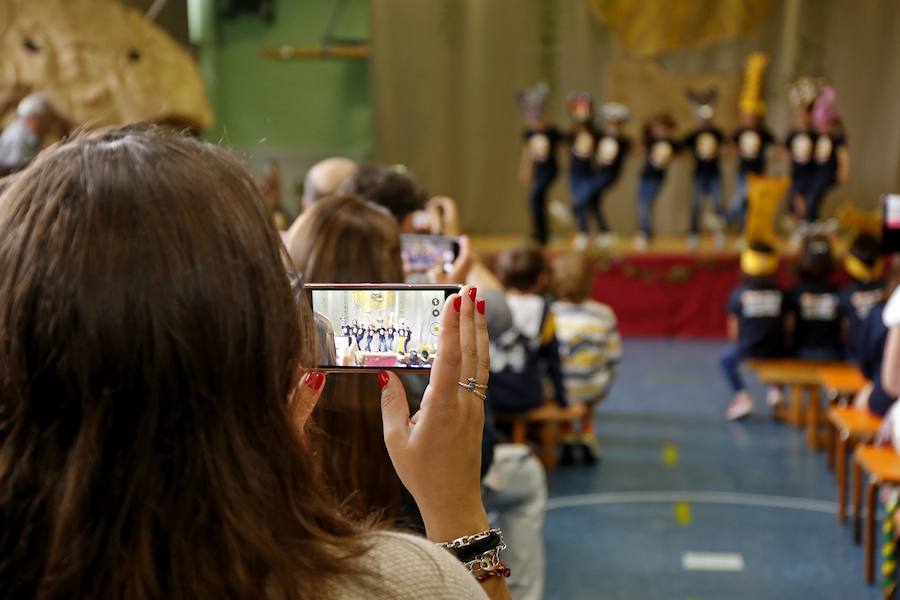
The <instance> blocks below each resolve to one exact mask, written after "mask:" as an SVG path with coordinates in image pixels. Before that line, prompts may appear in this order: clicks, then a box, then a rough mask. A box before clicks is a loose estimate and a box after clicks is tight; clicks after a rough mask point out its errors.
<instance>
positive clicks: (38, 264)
mask: <svg viewBox="0 0 900 600" xmlns="http://www.w3.org/2000/svg"><path fill="white" fill-rule="evenodd" d="M0 230H2V231H3V235H2V236H0V298H2V299H3V305H2V309H0V589H2V590H4V591H3V593H4V595H6V596H8V597H23V598H24V597H28V598H31V597H37V598H62V597H65V598H126V597H127V598H137V599H150V598H250V597H260V596H262V595H264V594H266V593H271V594H272V595H273V596H276V597H281V598H321V597H327V596H328V595H329V589H330V588H331V587H332V586H333V585H334V584H335V582H336V581H337V578H338V577H339V576H343V577H345V579H343V580H342V581H350V582H354V581H360V582H365V581H367V580H368V576H367V574H365V573H362V572H361V571H360V567H359V565H360V563H359V562H357V561H353V560H347V559H348V558H350V557H354V556H360V555H361V554H363V553H364V552H365V551H366V546H365V542H364V538H363V537H361V536H360V535H359V534H360V533H361V532H359V531H358V529H357V527H356V526H355V525H353V524H352V523H351V522H350V521H348V520H346V519H345V518H344V517H343V516H342V515H341V514H340V513H339V511H338V510H337V507H336V504H335V503H333V502H332V501H331V499H330V497H329V496H328V495H327V493H326V492H325V491H323V490H322V489H321V487H320V484H318V483H317V478H316V477H315V473H316V468H315V465H314V463H313V459H312V458H311V457H310V454H309V453H308V452H307V451H306V450H304V448H303V445H302V442H301V439H300V436H299V434H298V432H297V430H296V429H295V427H294V426H293V425H292V421H291V415H290V410H289V406H288V400H287V398H288V396H289V391H290V388H291V385H292V380H293V376H294V373H295V369H296V368H297V364H298V359H299V357H300V355H301V349H302V348H304V347H305V346H306V344H304V339H303V337H304V334H303V331H304V328H301V321H307V320H308V316H307V317H306V318H304V319H298V311H297V309H296V305H295V304H294V299H293V296H292V293H291V290H290V283H289V280H288V277H287V276H286V274H285V271H284V269H283V262H282V253H283V247H282V246H281V245H280V242H279V238H278V235H277V233H276V232H275V230H274V228H273V227H272V225H271V224H270V222H269V218H268V214H267V212H266V209H265V207H264V205H263V203H262V201H261V198H260V197H259V194H258V192H257V190H256V188H255V186H254V184H253V181H252V179H251V177H250V176H249V175H248V173H247V172H246V170H245V169H244V168H243V167H242V166H241V165H240V164H239V163H238V162H237V161H236V160H235V159H234V158H232V157H231V156H229V155H228V154H227V153H226V152H225V151H223V150H220V149H217V148H216V147H214V146H212V145H209V144H206V143H203V142H200V141H196V140H191V139H187V138H184V137H178V136H172V135H168V134H165V133H163V132H161V131H159V130H157V129H153V128H144V127H127V128H121V129H114V130H109V131H106V132H99V133H94V134H85V135H80V136H76V137H75V138H74V139H72V140H70V141H67V142H64V143H62V144H59V145H57V146H55V147H53V148H51V149H49V150H47V151H46V152H45V153H43V154H42V155H41V156H39V157H38V159H37V160H36V161H35V162H34V163H33V164H32V165H31V166H30V167H28V169H26V170H25V171H23V172H21V173H19V174H18V175H17V176H16V177H15V179H14V180H13V182H12V183H11V184H10V185H9V187H8V188H7V189H6V190H5V192H4V193H3V194H2V196H0Z"/></svg>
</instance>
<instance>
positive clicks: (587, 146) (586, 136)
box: [572, 131, 594, 158]
mask: <svg viewBox="0 0 900 600" xmlns="http://www.w3.org/2000/svg"><path fill="white" fill-rule="evenodd" d="M593 151H594V136H593V135H591V134H590V133H588V132H587V131H579V132H578V134H577V135H576V136H575V144H573V146H572V152H574V153H575V156H577V157H578V158H589V157H590V156H591V153H592V152H593Z"/></svg>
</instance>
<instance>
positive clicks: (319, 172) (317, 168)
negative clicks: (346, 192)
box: [300, 156, 356, 210]
mask: <svg viewBox="0 0 900 600" xmlns="http://www.w3.org/2000/svg"><path fill="white" fill-rule="evenodd" d="M354 172H356V162H355V161H353V160H351V159H349V158H344V157H343V156H332V157H331V158H325V159H323V160H320V161H319V162H317V163H316V164H314V165H313V166H311V167H310V168H309V171H307V172H306V177H305V178H304V179H303V197H302V198H301V199H300V202H301V208H302V209H303V210H309V209H310V208H311V207H312V205H313V204H314V203H315V202H316V201H317V200H321V199H322V198H327V197H328V196H334V195H335V194H336V193H337V191H338V188H340V187H341V185H342V184H343V183H344V181H346V180H347V179H348V178H349V177H350V176H351V175H353V173H354Z"/></svg>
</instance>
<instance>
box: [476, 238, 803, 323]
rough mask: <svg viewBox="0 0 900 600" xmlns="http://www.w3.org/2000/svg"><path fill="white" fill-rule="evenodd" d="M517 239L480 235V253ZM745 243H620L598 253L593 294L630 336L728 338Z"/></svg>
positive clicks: (560, 248)
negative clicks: (639, 246) (728, 308)
mask: <svg viewBox="0 0 900 600" xmlns="http://www.w3.org/2000/svg"><path fill="white" fill-rule="evenodd" d="M524 241H525V239H524V238H521V237H514V236H491V237H473V238H472V243H473V247H474V249H475V251H476V252H477V253H478V254H479V255H480V256H481V257H482V259H483V260H484V261H485V262H486V263H487V264H488V265H490V264H491V263H492V257H493V256H495V255H496V253H497V252H499V251H501V250H503V249H504V248H509V247H511V246H514V245H517V244H521V243H522V242H524ZM548 248H549V251H550V253H551V254H554V253H558V252H567V251H571V250H572V249H573V247H572V243H571V238H569V239H564V240H556V241H553V242H551V243H550V244H549V245H548ZM740 251H741V240H740V239H738V238H730V239H728V240H727V242H726V244H725V245H724V246H723V247H722V248H719V247H717V246H716V245H715V244H714V243H713V239H712V238H711V237H708V238H705V239H703V240H702V241H701V243H700V245H699V246H698V247H697V248H696V249H691V248H690V247H689V246H688V243H687V240H686V239H685V238H684V237H683V236H679V237H663V238H659V239H657V240H654V241H653V243H652V244H651V245H650V247H649V248H648V249H647V250H646V251H643V252H641V251H637V250H635V249H634V247H633V245H632V238H630V237H620V238H619V239H618V240H617V241H616V243H614V244H613V245H612V246H610V247H609V248H607V249H601V248H595V247H592V248H591V249H590V250H589V254H590V255H591V256H592V257H593V258H594V265H593V296H594V298H596V299H597V300H599V301H601V302H605V303H606V304H609V305H610V306H611V307H612V308H613V310H615V312H616V315H617V316H618V318H619V328H620V330H621V331H622V334H623V335H626V336H643V337H677V338H706V339H724V338H725V336H726V323H725V321H726V318H725V304H726V302H727V300H728V295H729V293H730V292H731V290H732V289H733V288H734V286H736V285H737V284H738V282H739V279H740V273H739V267H740ZM781 253H782V256H783V258H784V260H783V262H782V269H781V273H780V275H779V279H781V280H782V282H783V285H789V284H790V283H791V275H790V270H791V269H790V263H791V262H792V261H793V259H794V256H793V255H791V254H790V253H789V252H787V249H786V248H782V249H781Z"/></svg>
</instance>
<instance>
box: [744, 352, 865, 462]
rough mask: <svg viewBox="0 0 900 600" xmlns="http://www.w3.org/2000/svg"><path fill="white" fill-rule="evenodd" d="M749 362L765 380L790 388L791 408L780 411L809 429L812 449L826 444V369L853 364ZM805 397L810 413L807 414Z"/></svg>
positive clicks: (808, 442)
mask: <svg viewBox="0 0 900 600" xmlns="http://www.w3.org/2000/svg"><path fill="white" fill-rule="evenodd" d="M747 365H748V366H749V367H750V369H752V370H753V371H755V372H756V377H757V379H759V380H760V381H761V382H762V383H765V384H769V385H783V386H787V387H788V390H789V391H788V398H789V402H790V404H789V407H788V410H787V412H784V411H780V412H776V417H778V418H781V419H782V420H784V421H785V422H787V423H790V424H791V425H794V426H795V427H805V428H806V443H807V444H808V445H809V447H810V448H813V449H817V448H819V447H821V446H822V444H821V440H820V438H819V431H820V428H821V425H822V423H823V422H824V419H823V418H822V406H821V403H822V394H821V388H822V372H823V371H824V370H826V369H836V370H842V369H843V370H846V369H848V368H855V367H852V365H849V363H843V362H820V361H809V360H797V359H793V358H787V359H754V360H750V361H747ZM804 398H805V399H806V411H805V412H806V414H805V415H804Z"/></svg>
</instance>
